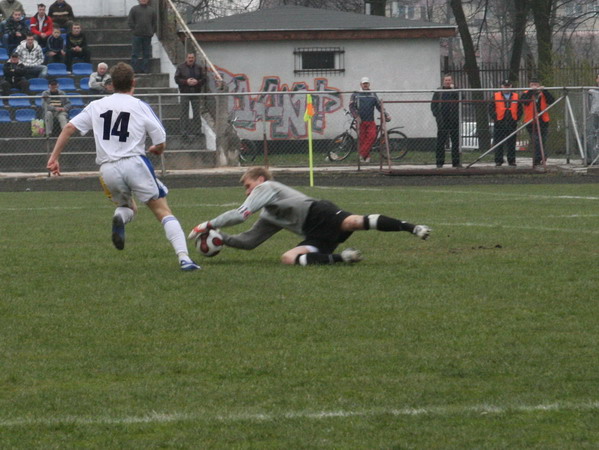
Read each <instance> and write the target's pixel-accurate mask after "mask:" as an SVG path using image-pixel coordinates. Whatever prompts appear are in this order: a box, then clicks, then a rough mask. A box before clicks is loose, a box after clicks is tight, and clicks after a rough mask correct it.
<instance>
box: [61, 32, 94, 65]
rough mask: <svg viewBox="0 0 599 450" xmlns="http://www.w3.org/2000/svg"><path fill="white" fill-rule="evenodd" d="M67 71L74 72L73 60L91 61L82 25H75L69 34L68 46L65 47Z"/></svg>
mask: <svg viewBox="0 0 599 450" xmlns="http://www.w3.org/2000/svg"><path fill="white" fill-rule="evenodd" d="M65 52H66V61H65V63H66V65H67V70H68V71H69V72H70V71H71V70H73V59H75V58H78V59H80V60H82V61H83V62H86V63H88V62H89V61H90V54H89V49H88V47H87V39H86V38H85V34H83V33H82V32H81V25H80V24H78V23H74V24H73V27H72V29H71V32H70V33H69V34H67V44H66V47H65Z"/></svg>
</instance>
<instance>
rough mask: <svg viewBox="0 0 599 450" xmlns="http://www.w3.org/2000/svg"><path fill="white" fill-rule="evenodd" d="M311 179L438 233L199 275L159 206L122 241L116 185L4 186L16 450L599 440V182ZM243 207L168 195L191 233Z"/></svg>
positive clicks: (0, 407)
mask: <svg viewBox="0 0 599 450" xmlns="http://www.w3.org/2000/svg"><path fill="white" fill-rule="evenodd" d="M167 184H168V183H167ZM301 190H302V191H304V192H307V193H308V194H310V195H313V196H315V197H319V198H327V199H330V200H332V201H335V202H336V203H337V204H339V205H340V206H341V207H343V208H344V209H347V210H349V211H352V212H355V213H360V214H362V213H383V214H386V215H389V216H393V217H398V218H401V219H403V220H407V221H410V222H414V223H424V224H427V225H430V226H431V227H432V228H433V234H432V236H431V238H430V240H428V241H421V240H418V239H416V238H414V237H413V236H410V235H409V234H407V233H377V232H372V231H370V232H360V233H356V234H354V235H353V236H352V238H351V239H350V240H349V241H348V242H347V246H352V247H356V248H359V249H361V250H362V251H363V253H364V256H365V260H364V261H363V262H361V263H359V264H355V265H340V264H339V265H336V266H326V267H307V268H301V267H286V266H282V265H281V264H280V263H279V256H280V254H281V253H283V252H284V251H285V250H286V249H288V248H291V247H292V246H294V245H295V244H296V243H297V242H298V241H299V239H298V237H296V236H294V235H292V234H290V233H287V232H281V233H279V234H278V235H276V236H275V237H274V238H273V239H271V240H270V241H268V242H266V243H265V244H264V245H262V246H261V247H259V248H258V249H256V250H254V251H252V252H244V251H236V250H233V249H224V250H223V251H222V252H221V254H220V255H218V256H217V257H215V258H211V259H209V258H202V257H201V256H200V255H196V257H195V258H196V260H198V262H200V263H201V264H202V266H203V270H202V271H199V272H195V273H181V272H180V271H179V270H178V267H177V260H176V257H175V255H174V254H173V252H172V249H171V247H170V245H169V244H168V242H167V241H166V239H165V237H164V232H163V230H162V227H161V226H160V225H159V224H158V222H157V221H156V220H155V219H154V218H153V217H152V216H151V214H150V212H149V211H148V210H147V209H140V213H139V215H138V217H137V218H136V219H135V221H134V222H133V223H131V224H130V225H129V226H128V227H127V246H126V249H125V250H124V251H123V252H118V251H116V250H115V249H114V248H113V247H112V244H111V242H110V218H111V215H112V206H111V205H110V204H109V202H107V201H106V200H105V199H104V198H103V195H102V194H101V193H99V192H78V193H76V192H62V193H56V192H22V193H0V211H1V214H2V233H1V234H0V252H1V254H2V264H1V265H0V283H1V284H0V289H1V291H0V298H1V300H0V447H2V448H44V449H47V448H74V447H85V448H543V449H547V448H555V449H561V448H595V447H597V446H599V425H598V424H599V314H598V310H597V305H598V303H597V299H598V298H599V276H598V273H599V272H598V267H599V257H598V253H599V245H598V244H599V190H598V189H597V185H596V184H577V185H564V184H561V185H549V184H547V185H501V186H497V185H472V186H437V187H390V188H348V187H343V188H319V187H315V188H301ZM242 200H243V191H242V189H241V188H240V187H239V188H218V189H217V188H211V189H173V190H172V191H171V194H170V195H169V202H170V205H171V207H172V208H173V211H174V213H175V214H176V215H177V217H178V218H179V219H180V221H181V223H182V225H183V227H184V229H185V231H186V232H187V231H189V229H190V228H191V227H192V226H194V225H195V224H197V223H199V222H201V221H204V220H207V219H210V218H212V217H214V216H215V215H217V214H219V213H220V212H223V211H225V210H227V209H230V208H232V207H235V206H237V205H238V204H239V203H240V202H241V201H242ZM248 225H249V224H244V225H240V226H238V227H237V229H240V230H241V229H245V228H246V227H247V226H248Z"/></svg>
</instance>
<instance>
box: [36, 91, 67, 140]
mask: <svg viewBox="0 0 599 450" xmlns="http://www.w3.org/2000/svg"><path fill="white" fill-rule="evenodd" d="M42 106H43V108H44V119H45V121H46V136H51V135H52V129H53V128H54V119H57V120H58V123H60V129H61V130H62V129H63V128H64V127H65V126H66V125H67V123H68V122H69V110H70V109H71V102H70V100H69V97H67V95H66V94H65V92H64V91H61V90H60V89H59V85H58V81H56V80H50V82H49V83H48V90H47V91H44V92H42Z"/></svg>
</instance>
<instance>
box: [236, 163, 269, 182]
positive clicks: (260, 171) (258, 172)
mask: <svg viewBox="0 0 599 450" xmlns="http://www.w3.org/2000/svg"><path fill="white" fill-rule="evenodd" d="M258 177H264V179H265V180H267V181H268V180H272V179H273V178H274V177H273V176H272V173H270V170H268V169H267V168H266V167H250V168H249V169H248V170H246V171H245V173H244V174H243V175H242V176H241V178H240V179H239V182H240V183H241V184H243V183H245V181H246V180H247V179H248V178H249V179H251V180H257V179H258Z"/></svg>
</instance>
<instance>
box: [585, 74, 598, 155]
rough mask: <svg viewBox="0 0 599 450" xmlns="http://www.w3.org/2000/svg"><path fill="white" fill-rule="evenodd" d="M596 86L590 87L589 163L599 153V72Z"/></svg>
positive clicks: (588, 120)
mask: <svg viewBox="0 0 599 450" xmlns="http://www.w3.org/2000/svg"><path fill="white" fill-rule="evenodd" d="M595 84H596V86H597V87H596V88H593V89H589V93H588V104H589V115H588V119H587V124H588V126H587V157H588V160H587V163H589V164H590V163H591V162H593V160H594V159H595V158H596V157H597V154H598V153H599V74H597V76H596V77H595Z"/></svg>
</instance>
